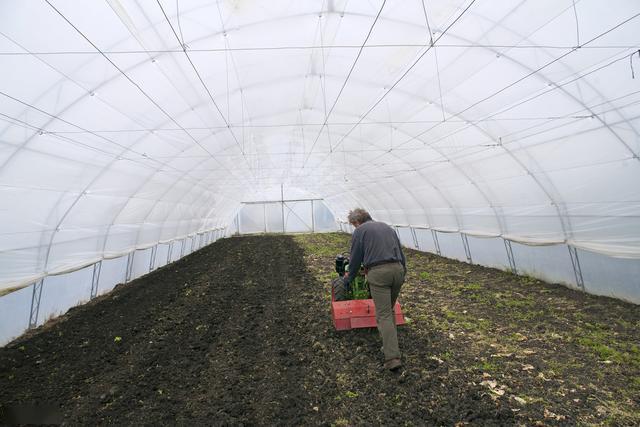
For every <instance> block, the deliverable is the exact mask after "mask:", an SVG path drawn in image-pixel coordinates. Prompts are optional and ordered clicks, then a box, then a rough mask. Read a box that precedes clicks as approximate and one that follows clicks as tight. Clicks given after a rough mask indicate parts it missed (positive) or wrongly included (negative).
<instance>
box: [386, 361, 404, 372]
mask: <svg viewBox="0 0 640 427" xmlns="http://www.w3.org/2000/svg"><path fill="white" fill-rule="evenodd" d="M401 366H402V362H401V361H400V359H390V360H387V361H386V362H384V369H388V370H390V371H395V370H397V369H400V367H401Z"/></svg>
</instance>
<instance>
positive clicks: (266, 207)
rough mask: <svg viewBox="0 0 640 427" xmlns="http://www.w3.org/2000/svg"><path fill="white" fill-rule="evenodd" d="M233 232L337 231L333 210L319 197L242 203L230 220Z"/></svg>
mask: <svg viewBox="0 0 640 427" xmlns="http://www.w3.org/2000/svg"><path fill="white" fill-rule="evenodd" d="M233 229H234V231H235V233H236V234H258V233H317V232H330V231H337V230H338V228H337V223H336V220H335V217H334V215H333V213H331V211H330V210H329V209H328V208H327V206H326V205H325V203H324V201H323V200H322V199H288V200H285V199H283V200H274V201H253V202H242V206H241V207H240V209H239V211H238V213H237V214H236V216H235V218H234V221H233Z"/></svg>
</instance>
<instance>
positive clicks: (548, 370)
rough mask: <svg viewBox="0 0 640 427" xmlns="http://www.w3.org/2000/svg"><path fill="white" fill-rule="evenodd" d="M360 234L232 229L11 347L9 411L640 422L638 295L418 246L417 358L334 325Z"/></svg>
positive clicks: (407, 338) (6, 390) (297, 421)
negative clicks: (385, 354)
mask: <svg viewBox="0 0 640 427" xmlns="http://www.w3.org/2000/svg"><path fill="white" fill-rule="evenodd" d="M348 242H349V236H347V235H343V234H318V235H304V236H295V237H291V236H262V237H243V238H230V239H223V240H220V241H218V242H216V243H215V244H213V245H210V246H208V247H206V248H203V249H202V250H200V251H198V252H196V253H194V254H192V255H190V256H188V257H186V258H183V259H182V260H180V261H178V262H176V263H174V264H172V265H169V266H166V267H164V268H162V269H159V270H157V271H155V272H153V273H151V274H149V275H147V276H145V277H142V278H140V279H138V280H135V281H133V282H131V283H129V284H126V285H120V286H118V287H117V288H116V289H115V290H114V291H113V292H111V293H109V294H108V295H105V296H103V297H100V298H97V299H96V300H94V301H92V302H91V303H89V304H86V305H84V306H82V307H77V308H75V309H72V310H70V311H69V312H68V313H67V314H66V315H65V316H63V317H62V318H60V319H56V320H55V321H54V322H50V324H48V325H45V326H43V327H41V328H39V329H38V330H35V331H33V332H31V333H29V334H28V335H27V336H24V337H22V338H20V339H18V340H16V341H14V342H13V343H11V344H9V345H7V346H6V347H5V348H2V349H0V402H1V404H0V415H1V414H2V413H4V414H5V416H6V414H7V413H8V412H10V411H12V410H13V409H12V408H15V407H18V406H19V405H20V404H23V405H31V406H33V405H47V404H48V405H50V406H52V407H54V408H59V411H60V414H61V417H62V419H63V420H64V422H65V423H68V424H74V425H75V424H83V425H94V424H106V423H111V424H118V425H119V424H136V425H138V424H148V425H158V424H214V425H229V424H232V425H239V424H244V425H316V424H321V425H343V426H346V425H467V424H470V425H514V424H515V425H518V424H520V425H536V424H541V425H556V424H562V425H565V424H614V425H637V424H640V343H639V342H640V332H639V331H640V309H639V308H638V307H637V306H634V305H632V304H627V303H623V302H621V301H617V300H613V299H609V298H599V297H593V296H589V295H585V294H582V293H579V292H575V291H572V290H569V289H566V288H564V287H561V286H556V285H550V284H546V283H543V282H540V281H537V280H534V279H531V278H526V277H518V276H514V275H512V274H510V273H506V272H502V271H499V270H494V269H488V268H484V267H479V266H473V265H469V264H464V263H460V262H457V261H452V260H447V259H444V258H440V257H438V256H435V255H432V254H427V253H420V252H416V251H411V250H407V258H408V262H409V276H408V280H407V283H406V284H405V286H404V288H403V291H402V293H401V296H400V301H401V303H402V306H403V310H404V312H405V314H406V316H407V321H408V324H407V325H406V326H403V327H401V328H399V339H400V345H401V349H402V351H403V359H404V367H403V369H402V370H401V371H400V372H398V373H391V372H383V371H381V370H380V367H381V362H382V353H381V351H380V345H381V343H380V340H379V337H378V335H377V331H376V330H374V329H369V330H363V329H361V330H354V331H347V332H336V331H334V329H333V325H332V323H331V315H330V306H329V303H330V281H331V279H332V278H333V277H334V276H335V273H333V260H334V257H335V255H336V254H337V253H339V252H343V251H345V250H347V249H348Z"/></svg>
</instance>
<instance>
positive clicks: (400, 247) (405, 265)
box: [396, 234, 407, 274]
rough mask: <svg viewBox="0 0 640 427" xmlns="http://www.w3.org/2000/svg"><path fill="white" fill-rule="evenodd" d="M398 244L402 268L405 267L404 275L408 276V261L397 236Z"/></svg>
mask: <svg viewBox="0 0 640 427" xmlns="http://www.w3.org/2000/svg"><path fill="white" fill-rule="evenodd" d="M396 242H398V249H399V250H400V257H402V261H401V262H402V266H403V267H404V274H407V259H406V258H405V257H404V251H403V250H402V244H401V243H400V239H399V238H398V235H397V234H396Z"/></svg>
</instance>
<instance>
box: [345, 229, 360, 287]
mask: <svg viewBox="0 0 640 427" xmlns="http://www.w3.org/2000/svg"><path fill="white" fill-rule="evenodd" d="M363 258H364V245H363V242H362V233H358V230H357V229H356V230H355V231H354V232H353V234H352V235H351V250H350V251H349V275H348V276H347V277H346V278H345V281H344V282H345V283H350V282H351V281H352V280H353V279H354V278H355V277H356V276H357V275H358V272H359V271H360V266H361V265H362V260H363Z"/></svg>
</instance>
